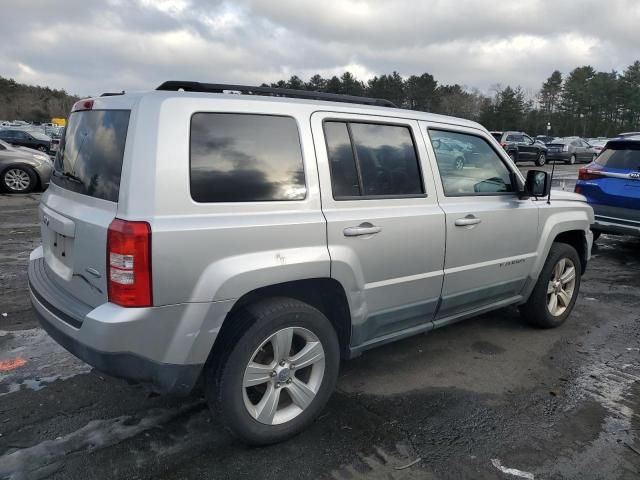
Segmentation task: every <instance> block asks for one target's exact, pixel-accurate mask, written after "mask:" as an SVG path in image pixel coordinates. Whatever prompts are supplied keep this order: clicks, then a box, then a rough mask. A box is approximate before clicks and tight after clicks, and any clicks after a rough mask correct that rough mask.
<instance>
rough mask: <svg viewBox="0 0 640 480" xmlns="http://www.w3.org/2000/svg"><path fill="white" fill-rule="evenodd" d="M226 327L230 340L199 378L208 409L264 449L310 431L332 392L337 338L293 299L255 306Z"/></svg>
mask: <svg viewBox="0 0 640 480" xmlns="http://www.w3.org/2000/svg"><path fill="white" fill-rule="evenodd" d="M227 321H232V322H236V323H235V326H236V328H235V333H234V334H231V335H227V336H225V338H223V339H222V340H223V341H225V343H228V344H229V346H228V348H227V349H226V351H225V352H223V353H222V358H220V361H219V362H217V363H218V368H215V369H214V368H207V370H206V371H205V385H206V387H205V391H206V397H207V401H208V403H209V406H210V408H211V409H212V410H213V411H214V412H215V414H216V415H219V418H220V420H221V421H222V423H223V424H224V425H225V427H227V429H228V430H229V431H231V433H232V434H233V435H234V436H236V437H237V438H239V439H240V440H241V441H243V442H245V443H247V444H250V445H268V444H272V443H277V442H281V441H284V440H286V439H288V438H291V437H293V436H294V435H296V434H298V433H300V432H301V431H302V430H304V429H305V428H306V427H308V426H309V425H310V424H311V423H312V422H313V420H314V419H315V418H316V417H317V416H318V415H319V413H320V412H321V410H322V409H323V408H324V406H325V404H326V403H327V401H328V399H329V397H330V396H331V394H332V393H333V390H334V388H335V384H336V380H337V377H338V370H339V366H340V347H339V343H338V337H337V335H336V332H335V330H334V328H333V326H332V325H331V322H330V321H329V320H328V319H327V317H326V316H325V315H323V314H322V313H321V312H320V311H319V310H317V309H316V308H314V307H312V306H311V305H308V304H306V303H303V302H301V301H299V300H295V299H291V298H284V297H282V298H272V299H267V300H263V301H260V302H258V303H256V304H253V305H250V306H248V307H246V308H244V309H243V310H242V311H239V312H237V313H236V314H235V315H234V317H233V318H230V319H229V320H227Z"/></svg>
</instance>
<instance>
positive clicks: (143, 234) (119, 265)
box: [107, 218, 153, 307]
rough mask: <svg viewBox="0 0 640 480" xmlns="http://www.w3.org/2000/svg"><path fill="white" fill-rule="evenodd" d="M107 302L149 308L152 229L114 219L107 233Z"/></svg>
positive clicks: (150, 299) (150, 298)
mask: <svg viewBox="0 0 640 480" xmlns="http://www.w3.org/2000/svg"><path fill="white" fill-rule="evenodd" d="M107 272H108V277H107V285H108V291H109V301H110V302H112V303H115V304H118V305H120V306H122V307H150V306H151V305H153V299H152V295H151V227H150V226H149V224H148V223H147V222H130V221H127V220H121V219H119V218H116V219H114V220H113V221H112V222H111V225H109V230H108V233H107Z"/></svg>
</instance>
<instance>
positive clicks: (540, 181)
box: [523, 170, 551, 197]
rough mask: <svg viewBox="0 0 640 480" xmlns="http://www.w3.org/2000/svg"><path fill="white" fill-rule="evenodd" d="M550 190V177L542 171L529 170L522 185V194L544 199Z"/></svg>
mask: <svg viewBox="0 0 640 480" xmlns="http://www.w3.org/2000/svg"><path fill="white" fill-rule="evenodd" d="M550 190H551V176H550V175H549V174H548V173H547V172H545V171H543V170H529V171H528V172H527V181H526V182H525V184H524V192H523V193H524V194H525V195H528V196H531V197H546V196H547V195H549V191H550Z"/></svg>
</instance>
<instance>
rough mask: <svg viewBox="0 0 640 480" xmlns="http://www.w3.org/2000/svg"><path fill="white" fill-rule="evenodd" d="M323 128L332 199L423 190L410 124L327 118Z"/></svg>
mask: <svg viewBox="0 0 640 480" xmlns="http://www.w3.org/2000/svg"><path fill="white" fill-rule="evenodd" d="M324 131H325V137H326V140H327V148H328V154H329V164H330V167H331V182H332V189H333V196H334V198H337V199H339V198H346V197H358V196H360V197H365V198H369V197H380V196H391V197H394V196H408V195H409V196H410V195H422V194H423V193H424V188H423V186H422V177H421V174H420V168H419V166H418V156H417V154H416V149H415V145H414V142H413V137H412V135H411V130H410V128H409V127H407V126H402V125H383V124H376V123H357V122H339V121H328V122H325V127H324Z"/></svg>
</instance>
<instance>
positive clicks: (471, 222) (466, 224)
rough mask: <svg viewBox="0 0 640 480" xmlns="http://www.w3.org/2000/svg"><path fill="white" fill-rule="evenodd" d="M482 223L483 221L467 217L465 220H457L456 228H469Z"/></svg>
mask: <svg viewBox="0 0 640 480" xmlns="http://www.w3.org/2000/svg"><path fill="white" fill-rule="evenodd" d="M480 222H482V219H480V218H478V217H474V216H473V215H467V216H466V217H464V218H458V219H457V220H456V227H469V226H472V225H477V224H479V223H480Z"/></svg>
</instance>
